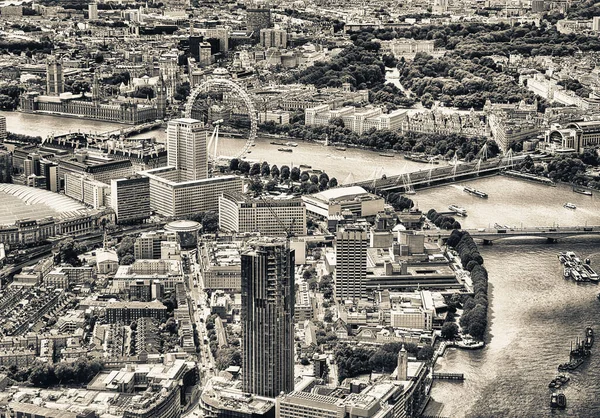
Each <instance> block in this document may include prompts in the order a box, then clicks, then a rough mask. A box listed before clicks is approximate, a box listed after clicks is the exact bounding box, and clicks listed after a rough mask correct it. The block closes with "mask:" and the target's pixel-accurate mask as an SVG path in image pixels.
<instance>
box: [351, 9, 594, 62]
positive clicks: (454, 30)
mask: <svg viewBox="0 0 600 418" xmlns="http://www.w3.org/2000/svg"><path fill="white" fill-rule="evenodd" d="M589 1H591V2H593V0H589ZM589 1H588V2H586V3H588V4H589ZM574 4H575V3H574ZM578 10H579V11H578V12H575V11H573V12H570V13H569V14H576V15H577V13H578V16H587V15H589V16H590V17H589V18H590V19H591V16H596V15H590V14H589V12H591V13H593V12H594V10H598V6H596V7H595V8H590V7H585V6H582V5H579V6H578ZM560 16H562V15H559V16H558V18H560V19H562V17H560ZM583 18H584V19H585V18H588V17H583ZM555 20H556V19H555ZM359 37H360V38H362V39H363V41H365V40H370V41H372V40H373V39H382V40H389V39H394V38H407V39H411V38H412V39H416V40H433V41H435V46H436V48H445V49H446V50H449V51H451V53H452V54H453V55H455V56H458V57H461V58H469V59H471V58H481V57H485V56H490V55H502V56H505V57H508V56H509V55H510V54H521V55H524V56H532V57H535V56H540V55H553V56H572V55H573V54H574V53H575V52H577V51H578V50H581V51H584V52H586V51H600V40H599V39H598V38H597V37H594V36H589V35H585V34H578V33H570V34H563V33H560V32H558V31H557V30H556V27H555V26H554V24H553V23H552V22H550V24H548V23H547V22H544V21H542V23H541V24H540V25H539V26H537V25H535V24H529V23H525V24H519V23H516V24H514V25H512V26H511V25H510V24H507V23H495V24H487V23H481V22H460V23H451V24H450V25H436V24H432V25H418V26H417V25H412V26H407V27H403V28H393V29H377V30H373V29H364V30H363V31H362V32H360V33H356V34H352V36H351V39H352V38H355V39H356V38H359Z"/></svg>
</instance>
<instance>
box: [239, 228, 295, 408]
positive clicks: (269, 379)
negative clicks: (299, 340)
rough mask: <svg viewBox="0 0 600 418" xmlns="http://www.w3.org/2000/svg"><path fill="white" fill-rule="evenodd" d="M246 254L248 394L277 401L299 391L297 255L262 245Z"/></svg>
mask: <svg viewBox="0 0 600 418" xmlns="http://www.w3.org/2000/svg"><path fill="white" fill-rule="evenodd" d="M251 246H252V249H251V250H249V251H247V252H246V253H244V254H242V309H241V322H242V335H243V337H242V343H243V348H242V369H243V390H244V392H248V393H253V394H257V395H260V396H269V397H275V396H277V395H278V394H279V393H281V392H285V393H288V392H290V391H292V390H293V389H294V251H293V250H290V249H289V244H288V243H287V241H286V240H265V239H263V240H257V241H254V242H253V243H252V244H251Z"/></svg>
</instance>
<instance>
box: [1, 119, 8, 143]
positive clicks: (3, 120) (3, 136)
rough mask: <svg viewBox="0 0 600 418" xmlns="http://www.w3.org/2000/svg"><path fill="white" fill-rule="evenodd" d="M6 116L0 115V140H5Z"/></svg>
mask: <svg viewBox="0 0 600 418" xmlns="http://www.w3.org/2000/svg"><path fill="white" fill-rule="evenodd" d="M6 136H7V134H6V116H1V115H0V141H1V142H4V141H6Z"/></svg>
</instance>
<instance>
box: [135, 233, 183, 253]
mask: <svg viewBox="0 0 600 418" xmlns="http://www.w3.org/2000/svg"><path fill="white" fill-rule="evenodd" d="M163 242H175V243H176V242H177V233H176V232H170V231H149V232H144V233H142V235H140V236H139V237H138V238H137V239H136V240H135V243H134V244H133V256H134V257H135V259H136V260H141V259H144V260H152V259H154V260H157V259H159V258H161V248H162V243H163Z"/></svg>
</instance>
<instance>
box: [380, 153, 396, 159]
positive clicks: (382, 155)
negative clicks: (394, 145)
mask: <svg viewBox="0 0 600 418" xmlns="http://www.w3.org/2000/svg"><path fill="white" fill-rule="evenodd" d="M379 155H380V156H381V157H388V158H394V157H395V155H394V154H379Z"/></svg>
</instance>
